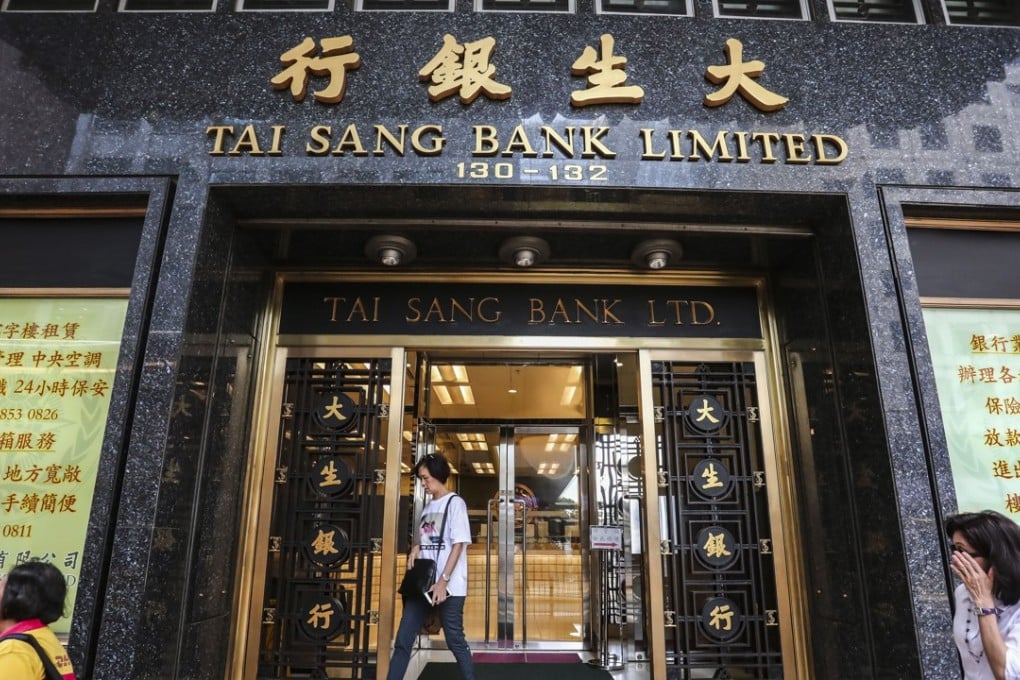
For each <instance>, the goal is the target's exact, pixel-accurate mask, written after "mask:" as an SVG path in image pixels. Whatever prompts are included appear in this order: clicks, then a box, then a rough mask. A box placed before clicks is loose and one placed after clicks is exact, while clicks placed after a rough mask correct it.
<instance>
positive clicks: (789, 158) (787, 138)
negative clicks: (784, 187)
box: [783, 134, 811, 165]
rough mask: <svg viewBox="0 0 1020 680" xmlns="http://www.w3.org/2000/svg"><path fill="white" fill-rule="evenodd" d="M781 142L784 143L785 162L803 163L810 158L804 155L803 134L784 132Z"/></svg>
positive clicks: (792, 163) (807, 161)
mask: <svg viewBox="0 0 1020 680" xmlns="http://www.w3.org/2000/svg"><path fill="white" fill-rule="evenodd" d="M783 142H784V143H785V144H786V162H787V163H789V164H791V165H804V164H806V163H809V162H810V161H811V159H810V158H809V157H807V156H805V155H804V135H796V134H785V135H783Z"/></svg>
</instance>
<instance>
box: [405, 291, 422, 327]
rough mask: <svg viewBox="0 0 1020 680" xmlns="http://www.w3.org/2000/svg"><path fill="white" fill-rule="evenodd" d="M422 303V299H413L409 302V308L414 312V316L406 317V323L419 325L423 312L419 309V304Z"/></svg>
mask: <svg viewBox="0 0 1020 680" xmlns="http://www.w3.org/2000/svg"><path fill="white" fill-rule="evenodd" d="M419 302H421V298H419V297H413V298H409V299H408V300H407V308H408V309H409V310H411V311H412V312H414V316H405V317H404V321H407V322H410V323H418V322H419V321H421V310H420V309H418V303H419Z"/></svg>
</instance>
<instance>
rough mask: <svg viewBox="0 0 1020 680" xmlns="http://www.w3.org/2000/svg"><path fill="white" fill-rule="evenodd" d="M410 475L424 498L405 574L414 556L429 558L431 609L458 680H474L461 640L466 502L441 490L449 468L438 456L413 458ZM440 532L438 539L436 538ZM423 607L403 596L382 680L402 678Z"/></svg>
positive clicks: (426, 608) (426, 605) (425, 612)
mask: <svg viewBox="0 0 1020 680" xmlns="http://www.w3.org/2000/svg"><path fill="white" fill-rule="evenodd" d="M414 474H415V475H416V476H417V477H418V479H419V480H421V483H422V486H423V487H424V488H425V493H426V494H428V495H429V496H430V500H429V502H428V503H427V504H426V505H425V508H424V510H423V511H422V514H421V520H420V522H419V525H418V541H417V543H416V544H415V545H414V546H413V547H412V548H411V550H410V551H409V552H408V555H407V568H408V570H410V569H411V567H412V566H413V565H414V561H415V560H416V559H418V558H419V557H422V558H428V559H434V560H435V562H436V582H435V584H434V585H433V586H432V588H431V589H430V594H431V596H432V605H431V606H433V607H437V608H438V610H439V612H438V613H439V620H440V623H441V625H442V628H443V633H444V634H445V635H446V644H447V646H448V647H449V649H450V651H451V652H453V656H454V658H455V659H456V660H457V666H458V667H459V668H460V674H461V677H462V678H463V680H474V678H475V667H474V661H473V660H472V658H471V649H470V647H468V643H467V640H466V639H465V637H464V600H465V598H466V596H467V575H468V574H467V546H468V544H469V543H471V525H470V524H469V522H468V514H467V504H466V503H465V502H464V499H463V498H461V497H460V496H458V495H457V494H455V493H453V492H452V491H450V490H449V489H447V488H446V482H447V480H448V479H449V478H450V464H449V462H448V461H447V460H446V458H445V457H444V456H442V455H441V454H429V455H427V456H425V457H424V458H422V459H421V460H419V461H418V462H417V463H416V464H415V466H414ZM444 514H445V515H446V522H445V526H444V522H443V516H444ZM440 532H442V535H439V534H440ZM429 608H430V605H429V603H428V602H427V601H426V600H425V599H424V598H414V597H405V598H404V613H403V615H402V616H401V618H400V626H399V627H398V628H397V636H396V640H395V641H394V643H393V656H392V657H390V668H389V672H388V673H387V674H386V680H403V678H404V673H405V672H406V671H407V665H408V662H409V661H410V659H411V648H412V647H413V645H414V642H415V640H416V639H417V637H418V631H420V630H421V627H422V624H423V623H425V619H426V618H427V617H428V614H429Z"/></svg>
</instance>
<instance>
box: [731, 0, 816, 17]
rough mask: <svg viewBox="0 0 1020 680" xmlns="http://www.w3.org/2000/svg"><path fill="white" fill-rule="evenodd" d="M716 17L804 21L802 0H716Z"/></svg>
mask: <svg viewBox="0 0 1020 680" xmlns="http://www.w3.org/2000/svg"><path fill="white" fill-rule="evenodd" d="M716 16H720V17H751V18H755V19H803V18H805V17H804V6H803V4H802V3H801V0H767V1H765V2H758V1H757V0H716Z"/></svg>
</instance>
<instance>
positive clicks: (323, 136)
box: [305, 125, 333, 156]
mask: <svg viewBox="0 0 1020 680" xmlns="http://www.w3.org/2000/svg"><path fill="white" fill-rule="evenodd" d="M332 134H333V128H331V127H330V126H329V125H316V126H315V127H313V128H312V129H311V131H310V132H309V133H308V136H309V137H311V138H312V140H311V141H310V142H308V143H307V144H305V152H307V153H308V154H310V155H312V156H325V155H326V154H327V153H329V137H330V135H332ZM312 142H317V144H318V145H317V146H312Z"/></svg>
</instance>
